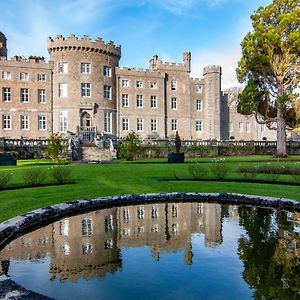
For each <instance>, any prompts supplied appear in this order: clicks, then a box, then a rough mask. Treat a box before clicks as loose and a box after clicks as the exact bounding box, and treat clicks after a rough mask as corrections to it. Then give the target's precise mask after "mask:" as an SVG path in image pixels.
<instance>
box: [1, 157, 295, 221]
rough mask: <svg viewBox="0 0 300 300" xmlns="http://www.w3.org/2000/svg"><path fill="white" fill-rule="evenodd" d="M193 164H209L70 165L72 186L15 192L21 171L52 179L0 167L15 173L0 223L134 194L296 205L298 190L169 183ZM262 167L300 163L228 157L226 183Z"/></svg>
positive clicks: (34, 164) (31, 164)
mask: <svg viewBox="0 0 300 300" xmlns="http://www.w3.org/2000/svg"><path fill="white" fill-rule="evenodd" d="M195 161H197V162H198V163H200V164H203V167H207V168H208V167H209V165H210V164H211V162H212V159H197V160H196V159H194V160H188V161H187V163H184V164H168V163H165V160H163V159H152V160H141V161H137V162H135V163H128V162H124V161H123V162H119V161H118V162H116V163H113V164H71V165H69V166H66V167H67V168H71V170H72V179H73V181H74V183H72V184H65V185H53V184H54V179H52V178H51V176H48V179H47V180H46V182H45V183H49V184H52V185H48V186H40V187H35V188H32V187H25V188H13V187H20V186H22V185H24V180H23V173H24V170H26V169H28V168H40V169H42V170H44V171H45V172H49V173H50V172H51V168H52V167H53V166H52V165H51V164H47V162H45V161H43V162H41V161H19V162H18V166H16V167H0V172H2V171H9V172H11V173H13V178H12V181H11V183H10V187H11V189H8V190H2V191H0V222H1V221H4V220H6V219H8V218H11V217H13V216H16V215H18V214H21V213H24V212H26V211H30V210H33V209H36V208H39V207H45V206H48V205H52V204H55V203H59V202H65V201H69V200H76V199H83V198H95V197H101V196H107V195H120V194H132V193H135V194H137V193H153V192H177V191H178V192H226V193H243V194H252V195H266V196H274V197H284V198H291V199H296V200H300V186H295V185H293V186H292V185H291V186H289V185H281V184H257V183H241V182H216V181H176V180H172V179H175V177H178V178H180V179H184V178H191V175H190V174H189V172H188V165H189V163H193V162H195ZM265 161H268V162H271V163H274V164H283V163H284V164H294V163H295V162H297V161H299V162H300V157H299V156H298V157H291V158H289V159H288V160H280V161H277V159H274V158H272V157H271V156H251V157H229V158H226V159H225V164H226V165H228V167H229V168H230V173H229V174H228V178H238V177H239V174H238V173H236V169H237V168H238V167H239V166H241V165H249V164H250V165H251V164H260V163H262V162H265ZM260 176H261V175H260ZM210 177H211V178H212V175H211V174H208V178H210ZM166 179H170V180H166ZM280 179H281V180H290V178H289V176H287V175H281V177H280ZM161 180H162V181H161Z"/></svg>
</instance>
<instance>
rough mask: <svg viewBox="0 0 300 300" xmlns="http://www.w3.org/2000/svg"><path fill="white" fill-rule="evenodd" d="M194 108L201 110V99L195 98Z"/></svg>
mask: <svg viewBox="0 0 300 300" xmlns="http://www.w3.org/2000/svg"><path fill="white" fill-rule="evenodd" d="M196 110H197V111H201V110H202V100H200V99H197V100H196Z"/></svg>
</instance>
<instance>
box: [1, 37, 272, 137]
mask: <svg viewBox="0 0 300 300" xmlns="http://www.w3.org/2000/svg"><path fill="white" fill-rule="evenodd" d="M48 52H49V55H50V59H49V62H48V63H47V62H46V61H45V59H44V58H43V57H36V56H34V57H33V56H31V57H29V58H28V59H26V58H24V57H21V56H15V57H13V58H11V59H8V58H7V40H6V37H5V35H4V34H3V33H0V93H1V102H0V103H1V105H0V115H1V116H0V117H1V127H0V137H10V138H21V137H22V138H48V137H49V136H50V135H51V134H52V133H63V134H79V135H80V134H81V135H82V136H87V133H88V136H90V137H91V136H92V137H95V136H96V135H97V134H108V135H114V136H118V137H123V136H125V135H126V134H127V133H128V132H130V131H135V132H136V133H138V134H139V136H140V137H142V138H157V139H165V138H172V137H174V135H175V133H176V131H178V132H179V134H180V136H181V137H182V138H183V139H192V140H197V139H198V140H209V139H217V140H226V139H229V138H230V137H234V138H235V139H243V140H261V139H263V138H264V137H266V138H267V139H268V140H274V139H275V134H274V132H271V131H269V130H268V129H267V128H266V127H264V126H262V125H259V124H257V123H256V122H255V120H254V118H252V117H245V116H242V115H240V114H238V113H237V112H236V109H235V106H234V105H233V104H232V105H230V106H229V105H228V94H226V93H223V92H222V91H221V75H222V71H221V67H220V66H207V67H205V68H204V70H203V78H201V79H197V78H196V79H195V78H191V76H190V72H191V53H190V52H184V53H183V62H182V63H167V62H163V61H162V60H161V59H159V58H158V56H156V55H154V56H153V57H152V58H151V59H150V61H149V68H148V69H146V70H143V69H136V68H125V67H122V68H121V67H119V61H120V59H121V47H120V46H117V45H115V44H114V43H113V42H111V41H110V42H108V43H105V42H104V41H103V40H102V39H101V38H97V39H96V40H91V38H90V37H88V36H83V38H81V39H78V38H77V37H76V36H75V35H70V36H69V37H67V38H64V37H63V36H61V35H58V36H57V37H56V38H49V40H48ZM232 103H234V101H232Z"/></svg>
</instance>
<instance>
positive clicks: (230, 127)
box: [228, 122, 233, 132]
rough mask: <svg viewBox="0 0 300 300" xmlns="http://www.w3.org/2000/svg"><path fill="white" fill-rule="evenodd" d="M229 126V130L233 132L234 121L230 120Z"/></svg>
mask: <svg viewBox="0 0 300 300" xmlns="http://www.w3.org/2000/svg"><path fill="white" fill-rule="evenodd" d="M228 127H229V132H232V131H233V124H232V122H229V124H228Z"/></svg>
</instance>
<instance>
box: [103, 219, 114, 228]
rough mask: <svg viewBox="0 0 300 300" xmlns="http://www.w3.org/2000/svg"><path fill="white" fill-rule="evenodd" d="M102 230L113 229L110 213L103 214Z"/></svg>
mask: <svg viewBox="0 0 300 300" xmlns="http://www.w3.org/2000/svg"><path fill="white" fill-rule="evenodd" d="M104 230H105V232H108V231H112V230H114V225H113V216H112V215H108V216H105V219H104Z"/></svg>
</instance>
